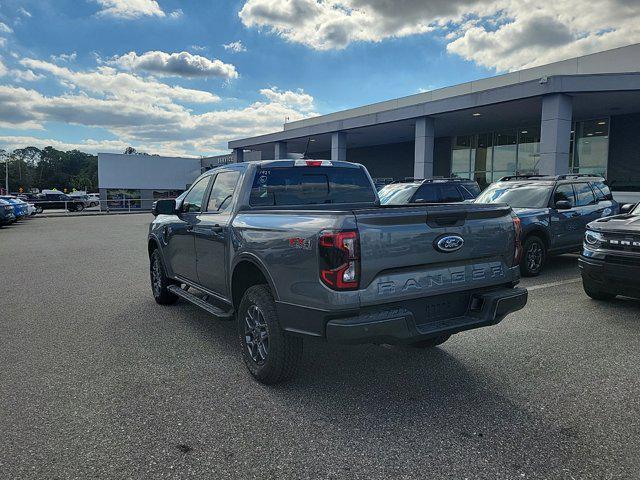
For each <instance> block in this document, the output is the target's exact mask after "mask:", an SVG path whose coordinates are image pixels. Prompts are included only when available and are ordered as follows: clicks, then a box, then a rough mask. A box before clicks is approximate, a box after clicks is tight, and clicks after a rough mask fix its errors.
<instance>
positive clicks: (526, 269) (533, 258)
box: [520, 235, 547, 277]
mask: <svg viewBox="0 0 640 480" xmlns="http://www.w3.org/2000/svg"><path fill="white" fill-rule="evenodd" d="M522 249H523V251H524V254H523V256H522V261H521V262H520V273H522V276H523V277H535V276H537V275H539V274H540V272H541V271H542V267H543V266H544V262H545V260H546V259H547V247H546V246H545V244H544V242H543V241H542V239H541V238H540V237H536V236H535V235H532V236H530V237H529V238H527V239H526V240H525V242H524V246H523V248H522Z"/></svg>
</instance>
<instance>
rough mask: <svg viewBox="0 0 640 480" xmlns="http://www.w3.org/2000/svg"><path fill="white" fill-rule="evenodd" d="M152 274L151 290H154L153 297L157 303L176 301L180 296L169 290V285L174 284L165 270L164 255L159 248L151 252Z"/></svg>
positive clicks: (169, 303) (167, 303) (163, 303)
mask: <svg viewBox="0 0 640 480" xmlns="http://www.w3.org/2000/svg"><path fill="white" fill-rule="evenodd" d="M150 274H151V291H152V292H153V298H154V299H155V300H156V303H159V304H160V305H171V304H172V303H176V301H177V300H178V296H177V295H175V294H174V293H171V292H170V291H169V285H172V284H173V282H172V281H171V280H170V279H169V278H168V277H167V275H166V274H165V272H164V265H163V263H162V256H161V255H160V250H158V249H157V248H156V249H155V250H154V251H153V253H152V254H151V268H150Z"/></svg>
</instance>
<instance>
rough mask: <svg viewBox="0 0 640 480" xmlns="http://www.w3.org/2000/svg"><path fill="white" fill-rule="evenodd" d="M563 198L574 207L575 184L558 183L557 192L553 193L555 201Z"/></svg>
mask: <svg viewBox="0 0 640 480" xmlns="http://www.w3.org/2000/svg"><path fill="white" fill-rule="evenodd" d="M561 200H566V201H568V202H570V203H571V206H572V207H573V206H574V205H575V204H576V202H575V199H574V197H573V186H571V184H569V183H564V184H562V185H558V187H557V188H556V193H554V194H553V202H554V203H556V202H559V201H561Z"/></svg>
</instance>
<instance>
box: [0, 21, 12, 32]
mask: <svg viewBox="0 0 640 480" xmlns="http://www.w3.org/2000/svg"><path fill="white" fill-rule="evenodd" d="M11 32H13V30H12V29H11V27H10V26H9V25H7V24H6V23H2V22H0V33H11Z"/></svg>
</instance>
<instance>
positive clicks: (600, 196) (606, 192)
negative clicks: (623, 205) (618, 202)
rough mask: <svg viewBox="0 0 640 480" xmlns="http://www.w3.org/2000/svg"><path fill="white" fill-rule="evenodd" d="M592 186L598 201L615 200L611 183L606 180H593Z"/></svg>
mask: <svg viewBox="0 0 640 480" xmlns="http://www.w3.org/2000/svg"><path fill="white" fill-rule="evenodd" d="M592 186H593V191H594V192H595V194H596V200H597V201H598V202H599V201H601V200H613V195H611V189H610V188H609V185H607V184H606V183H604V182H593V183H592Z"/></svg>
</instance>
